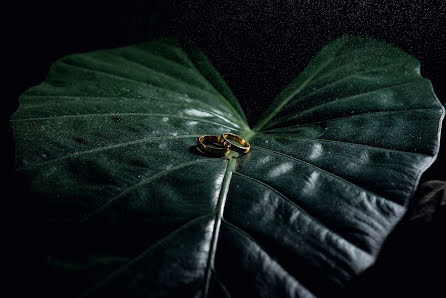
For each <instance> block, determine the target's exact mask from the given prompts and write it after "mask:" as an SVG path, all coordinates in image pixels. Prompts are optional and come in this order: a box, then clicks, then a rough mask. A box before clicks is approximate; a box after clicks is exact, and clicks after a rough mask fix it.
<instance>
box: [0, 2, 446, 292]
mask: <svg viewBox="0 0 446 298" xmlns="http://www.w3.org/2000/svg"><path fill="white" fill-rule="evenodd" d="M3 10H4V14H6V18H5V19H4V20H6V22H5V24H4V25H3V26H2V27H3V30H4V31H5V34H3V38H2V45H3V47H4V48H5V49H6V50H7V51H8V52H9V53H7V55H5V56H3V59H4V61H3V65H4V66H5V65H6V67H3V68H2V70H3V71H2V72H3V74H6V76H7V78H8V79H7V80H6V81H4V82H6V84H5V86H3V87H4V88H3V89H5V88H6V91H7V93H6V94H7V95H6V96H5V97H4V98H3V101H2V104H3V105H4V108H3V109H2V113H3V114H2V116H4V117H2V119H4V121H3V123H2V124H3V125H4V127H5V128H6V129H7V131H8V135H7V138H6V139H7V149H8V154H7V155H6V156H7V160H6V165H7V167H5V168H6V170H7V171H8V173H7V174H9V176H11V173H12V168H13V147H12V142H11V135H10V131H9V130H8V127H9V125H8V118H9V116H10V115H11V113H13V112H14V111H15V110H16V109H17V107H18V101H17V99H18V97H19V95H20V94H21V93H22V92H24V91H25V90H26V89H28V88H29V87H31V86H33V85H36V84H39V83H40V82H42V81H43V80H44V79H45V76H46V74H47V72H48V70H49V67H50V65H51V64H52V63H53V62H54V61H55V60H57V59H59V58H61V57H63V56H65V55H67V54H70V53H78V52H86V51H91V50H96V49H103V48H112V47H118V46H125V45H130V44H134V43H138V42H143V41H146V40H148V39H150V38H152V37H156V36H162V35H170V36H177V37H179V38H184V39H188V40H191V41H193V42H194V43H195V44H196V45H198V47H200V48H201V49H202V50H203V51H204V52H205V53H206V54H207V56H208V57H209V58H210V59H211V61H212V62H213V64H214V65H215V66H216V68H217V69H218V70H219V71H220V73H221V74H222V76H223V77H224V79H225V80H226V82H227V83H228V85H229V86H230V88H231V89H232V90H233V92H234V93H235V95H236V97H237V98H238V99H239V101H240V103H241V105H242V107H243V109H244V111H245V113H246V115H247V117H248V120H249V122H250V124H251V125H253V124H255V123H256V121H257V119H258V117H259V116H260V114H261V113H262V112H263V111H264V110H265V109H266V107H268V106H269V104H270V103H271V102H272V100H273V99H274V98H275V96H277V95H278V94H279V92H280V91H281V90H282V89H283V88H284V87H285V86H286V85H287V84H288V83H289V82H290V81H291V80H292V79H294V78H295V77H296V75H297V74H298V73H299V72H300V71H302V70H303V69H304V67H305V66H306V65H307V64H308V62H309V61H310V59H311V58H312V57H313V56H314V55H316V54H317V52H318V51H319V50H320V49H321V48H322V47H323V46H324V45H325V44H327V43H328V42H329V41H331V40H333V39H335V38H337V37H339V36H340V35H342V34H344V33H350V34H356V35H361V36H370V37H373V38H376V39H379V40H382V41H386V42H388V43H391V44H393V45H395V46H398V47H400V48H401V49H403V50H404V51H406V52H407V53H409V54H411V55H413V56H414V57H416V58H418V59H419V60H420V61H421V72H422V75H423V76H425V77H427V78H429V79H430V80H431V81H432V84H433V86H434V90H435V92H436V94H437V96H438V98H439V99H440V101H441V102H442V103H444V102H445V101H446V88H445V86H446V83H445V82H444V79H445V78H446V58H445V57H446V56H445V54H446V39H445V32H446V27H445V23H446V1H431V2H429V3H427V1H419V0H415V1H414V0H412V1H401V0H400V1H347V0H345V1H314V0H313V1H292V0H289V1H278V0H275V1H265V0H264V1H260V0H257V1H253V0H250V1H236V0H226V1H205V0H196V1H185V0H182V1H173V0H164V1H162V0H159V1H122V2H121V3H119V4H116V3H115V2H111V1H95V2H93V1H67V2H63V3H62V2H59V3H58V4H54V3H51V4H50V3H28V2H25V1H21V2H20V1H19V2H16V4H15V5H14V7H11V8H9V7H8V8H7V9H6V8H5V7H3ZM5 38H6V40H5ZM443 127H444V125H443ZM442 147H443V148H446V147H445V138H443V140H442ZM443 151H445V152H444V153H443V152H442V151H440V154H439V156H438V159H437V161H436V162H435V163H434V165H433V166H432V167H431V168H430V169H429V170H428V171H427V172H426V173H425V174H424V175H423V176H422V178H421V181H422V182H423V181H426V180H432V179H436V180H446V170H445V169H446V167H445V166H446V150H443ZM8 183H9V182H8ZM9 184H10V186H11V188H15V189H17V188H19V187H20V185H16V184H14V181H12V182H11V183H9ZM445 218H446V213H445V212H444V208H443V210H442V211H441V212H438V214H437V216H436V217H435V219H434V221H433V222H431V223H429V224H424V223H413V222H409V221H408V220H407V219H406V220H403V221H402V223H401V224H400V225H399V226H398V227H397V229H396V230H395V232H394V233H393V234H392V235H391V237H390V238H389V240H388V241H387V243H386V245H385V247H384V249H383V252H382V256H381V257H380V258H379V260H378V262H377V264H376V266H374V267H372V268H371V269H370V270H369V271H368V272H366V274H365V275H364V276H363V277H361V278H359V280H358V281H356V282H354V283H352V287H351V289H349V295H351V296H352V297H355V296H356V297H358V296H362V297H364V296H367V297H374V296H377V295H380V296H387V295H388V296H390V295H392V294H393V295H398V296H412V295H414V296H417V295H421V296H425V297H434V296H436V295H438V296H439V297H441V296H443V297H444V296H446V294H445V293H446V287H445V290H444V292H443V294H440V293H439V292H438V291H443V290H442V282H443V279H442V278H441V277H444V276H446V272H445V271H446V267H445V257H444V255H445V254H446V247H445V245H444V244H443V243H441V240H442V239H441V238H443V237H444V236H445V235H446V233H445V230H446V220H445ZM23 228H24V229H25V230H26V225H25V226H24V227H23ZM24 242H26V241H24ZM20 244H21V242H20ZM31 247H32V246H31ZM31 249H32V248H31ZM435 270H437V272H438V273H437V272H436V271H435ZM33 280H34V282H36V280H38V277H35V279H33Z"/></svg>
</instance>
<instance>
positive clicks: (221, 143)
mask: <svg viewBox="0 0 446 298" xmlns="http://www.w3.org/2000/svg"><path fill="white" fill-rule="evenodd" d="M229 140H234V141H236V142H237V143H239V144H240V145H237V144H234V143H233V142H230V141H229ZM197 146H198V148H199V149H200V150H201V151H203V152H204V153H210V154H212V155H226V154H228V153H229V152H231V150H234V151H236V152H238V153H242V154H245V153H248V152H249V150H250V149H251V145H250V144H249V143H248V141H247V140H245V139H244V138H242V137H241V136H239V135H236V134H233V133H229V132H225V133H223V134H222V135H221V136H213V135H204V136H201V137H199V138H198V145H197Z"/></svg>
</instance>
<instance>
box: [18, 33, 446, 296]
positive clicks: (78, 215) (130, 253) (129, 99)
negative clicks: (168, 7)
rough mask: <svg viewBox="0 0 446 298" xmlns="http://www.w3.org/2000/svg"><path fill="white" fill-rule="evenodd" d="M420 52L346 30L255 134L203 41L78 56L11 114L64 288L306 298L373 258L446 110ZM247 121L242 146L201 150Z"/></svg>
mask: <svg viewBox="0 0 446 298" xmlns="http://www.w3.org/2000/svg"><path fill="white" fill-rule="evenodd" d="M419 67H420V66H419V63H418V61H417V60H416V59H414V58H412V57H410V56H409V55H407V54H405V53H404V52H402V51H401V50H399V49H397V48H394V47H392V46H390V45H387V44H384V43H381V42H378V41H375V40H372V39H366V38H359V37H353V36H343V37H341V38H340V39H338V40H336V41H334V42H332V43H330V44H329V45H327V46H326V47H324V48H323V49H322V51H321V52H320V53H319V54H318V55H317V56H316V57H315V58H314V59H313V60H312V61H311V63H310V64H309V66H308V67H307V68H306V69H305V70H304V71H303V72H302V73H301V74H300V75H299V76H298V77H297V78H296V79H295V80H294V81H293V82H292V83H291V84H290V85H289V86H288V87H287V88H286V89H285V90H284V91H283V92H282V93H281V94H280V95H279V96H278V97H277V99H276V100H275V101H274V103H273V104H272V105H271V107H270V108H269V109H268V110H267V111H266V113H265V114H264V115H263V117H262V118H261V120H260V121H259V122H258V124H257V125H256V126H255V127H254V129H253V130H251V129H250V128H249V126H248V124H247V121H246V118H245V116H244V113H243V111H242V109H241V107H240V105H239V103H238V101H237V99H236V98H235V97H234V95H233V94H232V92H231V91H230V89H229V88H228V87H227V86H226V84H225V82H224V81H223V79H222V78H221V76H220V75H219V74H218V73H217V71H216V70H215V69H214V68H213V67H212V65H211V63H210V62H209V61H208V59H207V58H206V57H205V56H204V55H203V53H201V52H200V51H199V50H198V49H196V48H194V47H193V46H190V45H183V44H181V43H179V42H176V41H174V40H170V39H160V40H155V41H151V42H147V43H143V44H139V45H135V46H129V47H124V48H119V49H113V50H102V51H96V52H92V53H86V54H78V55H71V56H68V57H65V58H63V59H61V60H60V61H58V62H57V63H55V64H54V65H53V67H52V68H51V70H50V73H49V75H48V77H47V79H46V80H45V82H43V83H42V84H40V85H39V86H36V87H33V88H31V89H30V90H28V91H27V92H25V93H24V94H23V95H22V96H21V98H20V107H19V109H18V111H17V112H16V113H15V114H14V115H13V117H12V119H11V125H12V127H13V131H14V137H15V142H16V157H17V170H18V171H19V172H20V173H21V174H22V175H23V176H24V177H25V179H26V181H27V183H28V188H29V191H30V193H31V194H32V195H33V196H35V197H36V199H35V202H36V206H37V207H36V212H38V213H39V215H41V217H42V218H43V219H44V220H45V222H46V225H45V226H44V227H45V229H44V232H45V233H46V235H47V236H46V238H45V239H46V240H45V241H44V242H45V243H43V244H42V246H43V251H44V255H45V264H46V267H47V268H48V272H50V273H49V274H50V275H49V280H51V281H52V283H54V284H55V285H57V286H58V287H59V290H60V291H59V292H57V290H55V292H57V293H58V294H63V296H64V297H67V296H71V295H72V296H78V295H80V296H82V297H102V296H112V297H311V296H319V295H323V294H326V293H331V292H332V291H337V290H339V289H341V288H343V287H344V286H345V285H346V283H348V282H349V281H350V280H351V279H352V278H353V277H355V276H357V275H358V274H360V273H361V272H363V271H364V270H365V269H366V268H367V267H369V266H370V265H371V264H372V263H373V262H374V260H375V259H376V257H377V254H378V252H379V249H380V247H381V245H382V243H383V241H384V240H385V238H386V236H387V235H388V234H389V232H390V231H391V230H392V228H393V227H394V226H395V224H396V223H397V222H398V220H399V219H401V217H402V216H403V214H404V213H405V211H406V206H407V203H408V200H409V198H410V197H411V195H412V193H413V191H414V189H415V187H416V185H417V182H418V179H419V177H420V175H421V174H422V172H423V171H424V170H425V169H426V168H427V167H428V166H429V165H430V164H431V163H432V162H433V161H434V160H435V157H436V154H437V151H438V147H439V136H440V127H441V121H442V118H443V115H444V108H443V107H442V106H441V104H440V103H439V101H438V100H437V99H436V96H435V95H434V92H433V90H432V86H431V84H430V82H429V81H428V80H427V79H424V78H422V77H421V75H420V71H419ZM223 132H232V133H237V134H240V135H242V136H243V137H245V138H246V139H248V140H249V141H250V142H251V145H252V150H251V151H250V153H248V154H247V155H244V156H238V155H237V154H230V155H229V156H228V157H226V158H214V157H209V156H206V155H203V154H200V153H199V152H197V151H196V149H195V145H196V141H197V137H198V136H200V135H202V134H216V135H220V134H221V133H223Z"/></svg>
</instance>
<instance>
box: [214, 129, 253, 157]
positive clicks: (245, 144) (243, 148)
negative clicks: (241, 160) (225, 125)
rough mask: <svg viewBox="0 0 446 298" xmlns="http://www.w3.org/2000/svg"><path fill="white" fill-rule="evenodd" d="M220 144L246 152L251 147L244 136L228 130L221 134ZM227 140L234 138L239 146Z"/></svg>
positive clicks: (239, 151)
mask: <svg viewBox="0 0 446 298" xmlns="http://www.w3.org/2000/svg"><path fill="white" fill-rule="evenodd" d="M220 140H221V144H222V145H223V146H224V147H226V148H228V149H231V150H234V151H237V152H238V153H248V152H249V150H250V149H251V145H250V144H249V143H248V141H247V140H245V139H244V138H242V137H241V136H239V135H236V134H233V133H230V132H225V133H223V134H222V135H221V139H220ZM229 140H234V141H236V142H237V143H239V144H240V145H241V146H239V145H236V144H234V143H231V142H230V141H229Z"/></svg>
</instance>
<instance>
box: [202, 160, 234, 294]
mask: <svg viewBox="0 0 446 298" xmlns="http://www.w3.org/2000/svg"><path fill="white" fill-rule="evenodd" d="M236 161H237V159H236V158H232V157H230V159H229V162H228V165H227V167H226V171H225V176H224V177H223V182H222V185H221V190H220V194H219V196H218V201H217V206H216V207H215V219H214V229H213V232H212V239H211V245H210V248H209V258H208V263H207V266H206V272H205V279H204V281H205V284H204V289H203V298H206V297H207V296H208V291H209V284H210V281H211V275H212V270H213V269H214V260H215V253H216V251H217V243H218V236H219V233H220V226H221V221H222V218H223V212H224V209H225V204H226V198H227V196H228V191H229V185H230V183H231V178H232V173H233V172H234V170H235V163H236Z"/></svg>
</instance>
